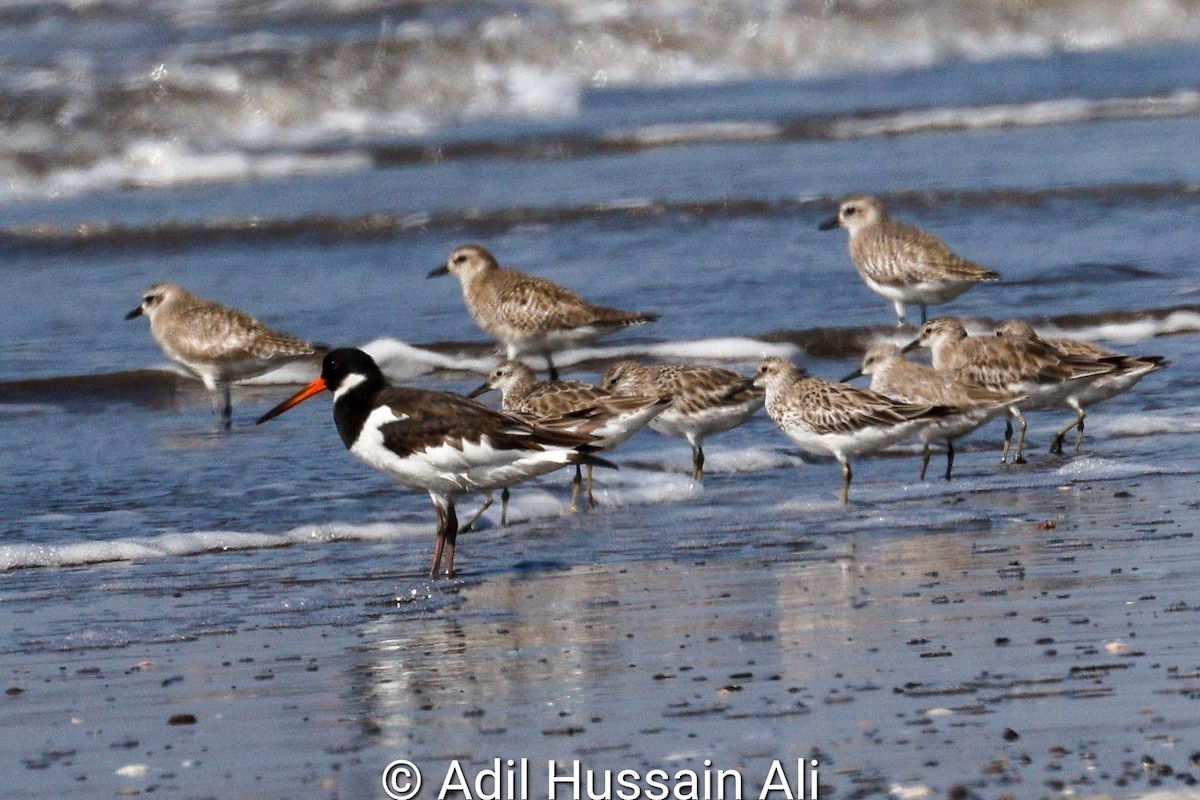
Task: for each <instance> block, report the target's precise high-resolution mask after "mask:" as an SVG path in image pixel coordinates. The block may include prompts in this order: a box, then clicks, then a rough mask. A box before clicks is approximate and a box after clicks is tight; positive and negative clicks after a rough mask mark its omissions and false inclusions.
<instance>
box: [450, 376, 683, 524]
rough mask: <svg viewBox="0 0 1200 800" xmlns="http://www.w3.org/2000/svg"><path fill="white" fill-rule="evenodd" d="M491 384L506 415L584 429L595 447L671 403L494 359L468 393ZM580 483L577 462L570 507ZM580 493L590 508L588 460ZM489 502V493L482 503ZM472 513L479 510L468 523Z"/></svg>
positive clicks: (504, 504) (611, 443) (624, 435)
mask: <svg viewBox="0 0 1200 800" xmlns="http://www.w3.org/2000/svg"><path fill="white" fill-rule="evenodd" d="M492 389H498V390H500V393H501V408H502V410H503V411H504V412H505V413H506V414H512V415H513V416H516V417H520V418H521V419H524V420H526V421H527V422H530V423H533V424H535V425H539V426H542V427H545V428H549V429H551V430H559V431H564V430H565V431H571V432H573V433H582V434H587V435H589V436H591V437H593V442H592V444H593V445H594V446H595V447H596V448H597V449H599V450H611V449H612V448H614V447H616V446H617V445H619V444H621V443H622V442H624V441H626V440H627V439H628V438H629V437H630V436H632V435H633V434H635V433H637V431H639V430H640V429H641V428H642V427H644V426H645V425H646V423H647V422H649V421H650V420H652V419H654V418H655V417H656V416H658V415H659V414H661V413H662V412H663V410H664V409H666V407H667V406H668V405H669V404H670V402H671V401H670V398H667V397H658V396H648V397H643V396H630V397H625V396H622V395H615V394H613V393H612V392H608V391H605V390H604V389H601V388H600V387H599V386H593V385H592V384H590V383H584V382H583V381H539V380H538V379H537V375H535V374H534V372H533V370H532V369H530V368H529V367H528V366H527V365H525V364H523V363H521V362H520V361H504V362H502V363H501V364H499V365H498V366H497V367H496V368H495V369H494V370H492V372H491V374H490V375H488V378H487V380H486V381H485V382H484V383H483V384H482V385H480V386H479V387H478V388H476V389H475V390H474V391H472V392H470V393H469V394H468V397H478V396H479V395H481V394H483V393H485V392H488V391H490V390H492ZM582 482H583V476H582V474H581V472H580V468H579V466H578V465H576V467H575V478H574V480H573V481H572V487H571V505H570V509H571V511H572V512H575V511H578V510H579V493H580V486H581V484H582ZM508 497H509V491H508V489H507V488H505V489H504V490H502V491H501V493H500V499H501V509H500V524H501V525H503V524H505V522H506V521H507V517H508ZM585 497H586V503H587V508H589V509H591V508H595V506H596V501H595V498H594V497H593V495H592V467H591V465H590V464H589V465H588V468H587V484H586V492H585ZM490 502H491V501H490V498H489V500H488V501H486V502H485V503H484V508H486V507H487V506H488V505H489V504H490ZM482 510H483V509H480V511H481V512H482ZM477 518H478V515H476V516H475V517H474V518H473V519H472V520H471V522H474V520H475V519H477ZM469 524H470V523H468V525H469Z"/></svg>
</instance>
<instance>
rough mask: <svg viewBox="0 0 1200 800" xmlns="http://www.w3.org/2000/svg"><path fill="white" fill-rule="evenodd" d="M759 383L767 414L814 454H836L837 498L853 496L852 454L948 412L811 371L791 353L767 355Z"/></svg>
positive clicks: (902, 435)
mask: <svg viewBox="0 0 1200 800" xmlns="http://www.w3.org/2000/svg"><path fill="white" fill-rule="evenodd" d="M754 383H755V385H756V386H759V387H762V388H763V389H765V390H766V393H767V414H768V415H769V416H770V417H771V419H772V420H774V421H775V424H776V425H778V426H779V430H781V431H783V433H784V435H785V436H787V437H788V438H789V439H791V440H792V441H793V442H795V443H796V444H797V445H799V446H800V449H801V450H804V451H805V452H807V453H813V454H815V455H822V456H833V457H834V458H835V459H837V462H838V464H840V465H841V467H842V491H841V494H839V495H838V501H839V502H841V503H843V504H844V503H846V502H848V500H849V497H850V481H851V479H852V478H853V472H852V471H851V468H850V457H851V456H859V455H868V454H870V453H875V452H878V451H880V450H882V449H883V448H885V447H887V446H888V445H890V444H894V443H896V442H898V441H900V440H902V439H906V438H908V437H909V436H913V435H915V434H916V433H918V432H919V431H920V430H921V428H923V427H924V426H926V425H928V424H930V423H931V422H933V421H934V420H936V419H938V418H939V417H942V416H944V415H946V413H947V409H945V408H942V407H940V406H936V405H932V404H929V403H903V402H901V401H899V400H892V399H891V398H889V397H884V396H883V395H881V394H876V393H875V392H872V391H869V390H867V389H859V388H857V387H854V386H847V385H846V384H844V383H833V382H832V381H825V380H821V379H820V378H811V377H808V376H807V375H806V374H805V373H804V371H803V370H801V369H800V368H799V367H797V366H796V365H795V364H793V363H792V362H790V361H788V360H787V359H786V358H780V357H779V356H771V357H768V358H765V359H763V361H762V364H761V365H760V366H759V368H758V372H757V373H755V376H754Z"/></svg>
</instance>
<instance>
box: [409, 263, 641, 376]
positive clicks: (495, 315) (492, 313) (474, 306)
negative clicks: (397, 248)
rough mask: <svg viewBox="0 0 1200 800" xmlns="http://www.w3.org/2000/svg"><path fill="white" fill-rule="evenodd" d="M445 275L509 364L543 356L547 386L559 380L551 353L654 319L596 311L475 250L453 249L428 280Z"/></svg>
mask: <svg viewBox="0 0 1200 800" xmlns="http://www.w3.org/2000/svg"><path fill="white" fill-rule="evenodd" d="M447 274H450V275H454V276H455V277H456V278H458V280H459V282H460V283H461V284H462V294H463V301H464V302H465V303H466V305H467V311H469V312H470V314H471V317H472V318H473V319H474V320H475V324H477V325H478V326H479V327H480V328H481V329H483V332H484V333H486V334H488V335H489V336H491V337H492V338H493V339H495V340H496V341H498V342H500V343H501V344H503V345H504V347H505V350H506V353H507V358H509V359H517V358H520V357H521V356H525V355H531V356H541V357H543V358H545V359H546V364H547V367H548V368H549V371H550V379H551V380H556V379H557V378H558V369H557V368H556V367H555V366H554V358H553V356H554V353H555V351H557V350H562V349H564V348H567V347H577V346H579V345H583V344H587V343H589V342H591V341H594V340H595V339H598V338H600V337H601V336H604V335H606V334H609V333H612V332H614V331H618V330H620V329H622V328H628V327H630V326H633V325H644V324H645V323H647V322H653V321H654V320H656V319H658V315H657V314H646V313H641V312H637V311H622V310H620V309H616V308H608V307H606V306H598V305H595V304H594V303H589V302H588V301H587V300H584V299H583V298H582V297H580V296H579V295H578V294H576V293H575V292H572V291H571V290H570V289H564V288H563V287H562V286H559V285H558V284H556V283H553V282H551V281H548V280H546V279H545V278H539V277H537V276H535V275H529V274H527V273H524V272H518V271H516V270H513V269H505V268H504V267H501V266H500V265H499V263H497V261H496V258H495V257H494V256H493V255H492V254H491V253H489V252H488V251H487V250H485V249H484V248H482V247H480V246H479V245H477V244H468V245H463V246H462V247H459V248H457V249H455V250H454V252H453V253H451V254H450V258H449V259H447V261H446V263H445V264H443V265H441V266H440V267H437V268H436V269H434V270H433V271H432V272H430V273H429V277H431V278H433V277H436V276H438V275H447Z"/></svg>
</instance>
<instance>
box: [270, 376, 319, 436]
mask: <svg viewBox="0 0 1200 800" xmlns="http://www.w3.org/2000/svg"><path fill="white" fill-rule="evenodd" d="M323 391H325V379H324V378H322V377H321V376H319V375H318V376H317V377H316V378H314V379H313V382H312V383H310V384H309V385H308V386H305V387H304V388H303V389H301V390H300V391H298V392H296V393H295V394H294V395H292V396H291V397H289V398H288V399H287V400H284V401H283V402H282V403H280V404H279V405H277V406H275V407H274V408H272V409H271V410H270V411H268V412H267V413H265V414H263V415H262V416H261V417H259V418H258V420H257V421H255V423H254V424H255V425H262V424H263V423H264V422H266V421H267V420H269V419H274V418H275V417H278V416H279V415H280V414H282V413H283V412H285V411H287V410H288V409H289V408H291V407H292V406H297V405H300V404H301V403H303V402H304V401H305V400H307V399H308V398H310V397H312V396H313V395H314V394H320V393H321V392H323Z"/></svg>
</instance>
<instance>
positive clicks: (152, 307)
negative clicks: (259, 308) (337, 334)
mask: <svg viewBox="0 0 1200 800" xmlns="http://www.w3.org/2000/svg"><path fill="white" fill-rule="evenodd" d="M142 315H145V316H146V317H147V318H148V319H149V320H150V334H151V335H152V336H153V337H154V341H156V342H158V346H159V347H161V348H162V351H163V353H165V354H166V356H167V358H169V359H171V360H172V361H174V362H175V363H176V364H178V365H180V366H181V367H183V368H184V369H186V370H187V371H188V372H190V373H191V374H193V375H195V376H196V377H197V378H199V379H200V380H201V381H203V382H204V386H205V388H207V389H208V391H209V394H210V395H211V396H212V407H213V420H214V425H215V426H216V428H217V429H218V430H222V429H223V430H229V428H230V427H231V425H232V423H233V402H232V399H231V397H230V390H229V387H230V385H231V384H233V383H234V382H235V381H239V380H244V379H246V378H253V377H256V376H258V375H263V374H265V373H267V372H270V371H271V370H273V369H276V368H278V367H280V366H282V365H284V364H286V363H288V362H289V361H295V360H296V359H300V358H304V357H306V356H314V355H319V354H321V353H324V352H325V351H326V350H328V348H325V347H322V346H321V345H315V344H313V343H312V342H308V341H305V340H304V339H298V338H296V337H295V336H290V335H288V334H286V333H280V332H279V331H276V330H272V329H271V328H268V327H267V326H266V325H263V324H262V323H261V322H259V321H258V320H256V319H254V317H251V316H250V315H249V314H246V313H245V312H242V311H239V310H238V309H236V308H230V307H229V306H224V305H221V304H220V303H216V302H213V301H212V300H206V299H204V298H203V297H197V296H196V295H194V294H192V293H191V292H189V291H187V290H186V289H184V288H183V287H182V286H180V285H178V284H176V283H156V284H154V285H153V286H151V287H150V288H149V289H147V290H146V291H145V293H144V294H143V295H142V302H141V304H140V305H139V306H138V307H137V308H135V309H133V310H132V311H130V312H129V313H128V314H126V315H125V319H134V318H135V317H139V316H142Z"/></svg>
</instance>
